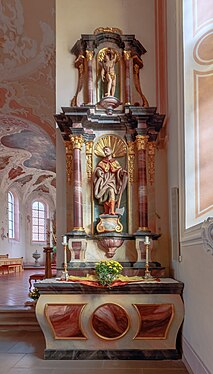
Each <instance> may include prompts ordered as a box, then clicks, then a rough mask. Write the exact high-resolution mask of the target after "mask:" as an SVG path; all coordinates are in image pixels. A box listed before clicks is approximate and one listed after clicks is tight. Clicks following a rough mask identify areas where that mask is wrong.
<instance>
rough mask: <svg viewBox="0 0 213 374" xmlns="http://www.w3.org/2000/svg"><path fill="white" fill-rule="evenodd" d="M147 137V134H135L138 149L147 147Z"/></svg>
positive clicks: (143, 149)
mask: <svg viewBox="0 0 213 374" xmlns="http://www.w3.org/2000/svg"><path fill="white" fill-rule="evenodd" d="M148 139H149V137H148V136H147V135H137V136H136V145H137V149H138V151H141V150H142V151H145V150H146V147H147V143H148Z"/></svg>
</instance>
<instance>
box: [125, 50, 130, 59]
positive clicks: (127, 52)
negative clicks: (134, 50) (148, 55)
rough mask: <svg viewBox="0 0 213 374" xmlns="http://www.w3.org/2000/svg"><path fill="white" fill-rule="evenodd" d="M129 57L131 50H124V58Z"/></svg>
mask: <svg viewBox="0 0 213 374" xmlns="http://www.w3.org/2000/svg"><path fill="white" fill-rule="evenodd" d="M130 58H131V51H126V50H124V60H126V61H128V60H130Z"/></svg>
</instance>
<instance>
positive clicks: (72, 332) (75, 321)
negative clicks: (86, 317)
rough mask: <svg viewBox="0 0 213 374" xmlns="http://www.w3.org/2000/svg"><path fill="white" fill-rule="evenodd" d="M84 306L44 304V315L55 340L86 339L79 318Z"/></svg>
mask: <svg viewBox="0 0 213 374" xmlns="http://www.w3.org/2000/svg"><path fill="white" fill-rule="evenodd" d="M84 307H85V304H46V306H45V315H46V317H47V320H48V323H49V324H50V327H51V329H52V331H53V333H54V337H55V339H86V336H85V335H84V334H83V332H82V327H81V322H80V316H81V312H82V310H83V308H84Z"/></svg>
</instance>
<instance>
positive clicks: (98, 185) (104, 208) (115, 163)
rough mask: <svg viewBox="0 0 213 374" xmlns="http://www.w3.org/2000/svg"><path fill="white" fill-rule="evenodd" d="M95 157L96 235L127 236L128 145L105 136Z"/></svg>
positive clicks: (110, 136)
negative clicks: (117, 234) (112, 234)
mask: <svg viewBox="0 0 213 374" xmlns="http://www.w3.org/2000/svg"><path fill="white" fill-rule="evenodd" d="M94 153H95V155H96V156H97V157H96V159H97V161H96V160H95V164H96V167H95V170H94V173H93V191H94V198H95V201H94V205H95V209H94V223H95V231H96V233H107V232H108V233H109V232H111V233H113V232H115V233H122V232H125V233H127V232H128V226H127V212H126V211H127V209H128V203H127V190H126V187H127V181H128V171H127V170H126V169H127V145H126V143H125V142H124V140H122V139H121V138H119V137H118V136H114V135H109V136H102V137H100V138H99V139H97V142H96V144H95V146H94ZM100 158H101V159H100ZM121 219H122V223H121ZM96 222H97V224H96Z"/></svg>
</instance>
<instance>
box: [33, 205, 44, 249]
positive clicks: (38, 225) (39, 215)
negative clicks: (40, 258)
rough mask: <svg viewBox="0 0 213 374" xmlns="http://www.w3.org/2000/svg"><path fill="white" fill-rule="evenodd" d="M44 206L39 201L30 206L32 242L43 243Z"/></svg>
mask: <svg viewBox="0 0 213 374" xmlns="http://www.w3.org/2000/svg"><path fill="white" fill-rule="evenodd" d="M46 211H47V209H46V205H45V204H44V203H42V202H41V201H34V202H33V204H32V240H34V241H42V242H43V241H45V227H46Z"/></svg>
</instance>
